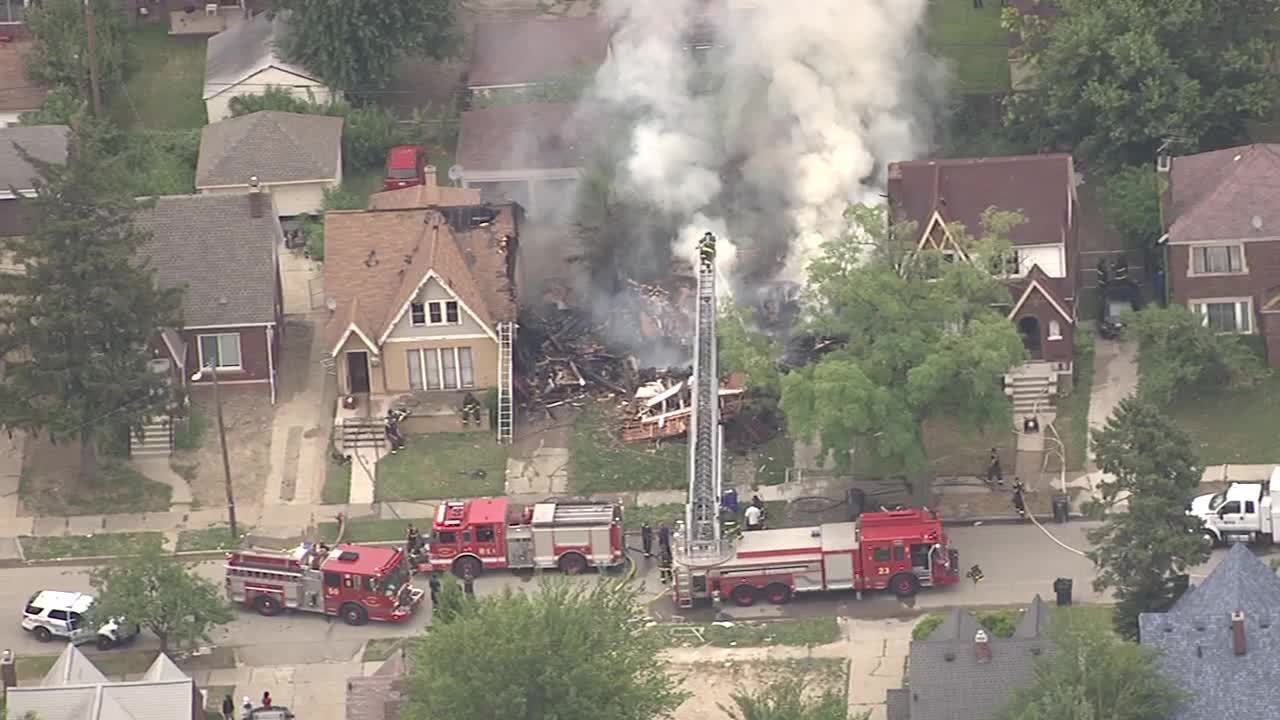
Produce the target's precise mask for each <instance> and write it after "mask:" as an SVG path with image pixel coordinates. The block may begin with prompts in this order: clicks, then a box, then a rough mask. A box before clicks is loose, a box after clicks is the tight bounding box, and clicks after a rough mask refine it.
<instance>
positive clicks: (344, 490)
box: [320, 445, 363, 505]
mask: <svg viewBox="0 0 1280 720" xmlns="http://www.w3.org/2000/svg"><path fill="white" fill-rule="evenodd" d="M329 447H330V452H329V460H328V463H327V464H326V466H325V471H324V487H323V488H321V490H320V501H321V502H323V503H324V504H325V505H346V504H347V501H348V500H350V499H351V466H352V464H353V463H354V461H352V462H349V463H345V464H342V463H336V462H334V461H333V451H332V448H333V446H332V445H330V446H329ZM362 472H363V470H362Z"/></svg>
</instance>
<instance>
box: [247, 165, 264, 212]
mask: <svg viewBox="0 0 1280 720" xmlns="http://www.w3.org/2000/svg"><path fill="white" fill-rule="evenodd" d="M266 214H267V197H266V195H263V193H262V185H261V184H260V183H259V182H258V176H257V175H254V176H252V177H250V178H249V217H253V218H260V217H262V216H264V215H266Z"/></svg>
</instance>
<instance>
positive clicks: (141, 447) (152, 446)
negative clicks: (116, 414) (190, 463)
mask: <svg viewBox="0 0 1280 720" xmlns="http://www.w3.org/2000/svg"><path fill="white" fill-rule="evenodd" d="M129 455H130V456H131V457H136V458H144V457H166V458H167V457H169V456H171V455H173V425H172V424H171V423H170V422H169V420H168V418H165V419H163V420H154V421H152V422H149V423H147V424H146V425H143V426H142V437H141V438H139V437H138V436H137V435H130V437H129Z"/></svg>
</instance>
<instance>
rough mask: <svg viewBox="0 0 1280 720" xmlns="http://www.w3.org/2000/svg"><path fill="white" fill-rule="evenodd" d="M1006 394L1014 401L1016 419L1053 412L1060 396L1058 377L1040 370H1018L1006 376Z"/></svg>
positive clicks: (1055, 374)
mask: <svg viewBox="0 0 1280 720" xmlns="http://www.w3.org/2000/svg"><path fill="white" fill-rule="evenodd" d="M1004 392H1005V394H1006V395H1008V396H1009V398H1010V399H1011V400H1012V401H1013V416H1014V418H1017V419H1020V418H1023V417H1026V416H1028V415H1034V414H1036V412H1037V411H1039V412H1045V411H1052V410H1053V408H1054V404H1055V402H1056V400H1057V396H1058V376H1057V373H1054V372H1044V371H1041V370H1040V369H1038V368H1026V367H1024V368H1018V369H1017V370H1015V371H1014V372H1011V373H1009V374H1008V375H1005V378H1004Z"/></svg>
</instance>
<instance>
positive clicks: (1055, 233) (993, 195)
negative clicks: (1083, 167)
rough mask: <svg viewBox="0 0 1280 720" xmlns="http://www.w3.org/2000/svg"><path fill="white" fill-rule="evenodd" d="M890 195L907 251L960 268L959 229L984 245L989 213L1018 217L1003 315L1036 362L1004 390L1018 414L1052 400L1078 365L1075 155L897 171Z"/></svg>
mask: <svg viewBox="0 0 1280 720" xmlns="http://www.w3.org/2000/svg"><path fill="white" fill-rule="evenodd" d="M888 196H889V212H890V222H891V223H893V225H894V226H895V227H901V226H904V224H906V223H910V225H906V227H910V228H912V230H911V232H912V233H913V236H912V237H911V238H908V239H907V241H908V242H910V243H911V244H913V245H914V246H915V248H916V249H918V250H924V249H933V250H938V251H940V252H941V253H942V254H943V256H944V257H945V258H947V259H948V260H953V261H959V262H968V261H970V258H969V257H968V255H967V253H966V251H965V248H964V247H963V245H964V243H963V242H962V241H961V239H960V238H958V237H957V235H958V234H959V233H958V230H961V229H963V231H964V233H966V234H967V235H968V236H970V237H978V236H980V235H981V234H982V231H983V228H982V227H981V222H982V216H983V213H985V212H986V211H987V210H988V209H991V208H995V209H996V210H1001V211H1009V212H1017V213H1019V214H1020V215H1021V216H1022V218H1023V222H1022V223H1021V224H1019V225H1017V226H1015V227H1014V228H1012V229H1011V230H1010V232H1009V237H1008V240H1009V243H1010V245H1011V247H1010V250H1009V256H1008V257H1007V259H1006V262H1005V263H1004V268H1003V270H1004V280H1005V283H1006V284H1007V286H1008V288H1009V303H1008V304H1007V305H1005V306H1002V307H1001V308H1000V310H1001V312H1003V313H1005V315H1006V316H1007V317H1008V318H1009V321H1010V322H1012V323H1013V324H1014V325H1015V326H1016V327H1017V328H1018V333H1019V334H1020V335H1021V336H1022V340H1023V344H1024V345H1025V346H1026V349H1027V354H1028V355H1029V357H1030V361H1029V362H1028V363H1027V364H1026V365H1024V366H1023V367H1022V368H1019V369H1018V371H1017V372H1016V373H1011V376H1010V378H1007V379H1006V381H1007V387H1009V391H1010V392H1011V394H1013V397H1014V405H1015V409H1017V410H1030V409H1031V407H1032V406H1034V404H1035V403H1036V402H1049V401H1051V398H1052V397H1053V396H1054V395H1056V394H1057V388H1058V384H1059V382H1060V381H1062V382H1068V381H1069V379H1070V377H1071V373H1072V364H1073V357H1074V345H1073V343H1074V338H1075V328H1076V289H1077V282H1076V277H1077V276H1078V273H1079V263H1080V260H1079V253H1080V241H1079V237H1078V234H1079V228H1078V216H1079V200H1078V198H1077V196H1076V175H1075V167H1074V165H1073V163H1072V160H1071V156H1070V155H1068V154H1062V153H1059V154H1046V155H1022V156H1013V157H994V158H965V159H951V160H917V161H910V162H896V163H891V164H890V165H889V183H888ZM1023 405H1025V406H1026V407H1023Z"/></svg>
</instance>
